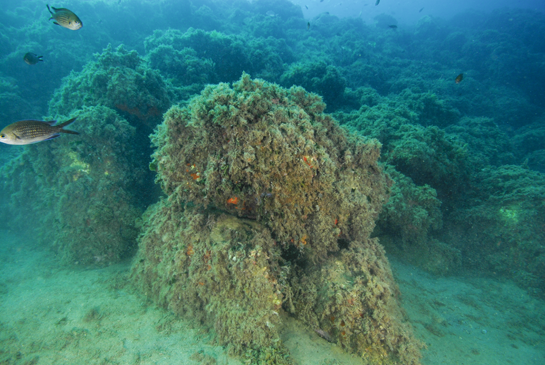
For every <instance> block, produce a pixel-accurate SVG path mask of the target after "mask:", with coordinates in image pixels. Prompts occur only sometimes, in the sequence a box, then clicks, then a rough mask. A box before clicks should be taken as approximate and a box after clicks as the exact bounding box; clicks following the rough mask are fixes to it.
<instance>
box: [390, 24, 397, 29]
mask: <svg viewBox="0 0 545 365" xmlns="http://www.w3.org/2000/svg"><path fill="white" fill-rule="evenodd" d="M388 28H392V29H397V25H395V24H392V25H389V26H388Z"/></svg>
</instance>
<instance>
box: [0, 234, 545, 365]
mask: <svg viewBox="0 0 545 365" xmlns="http://www.w3.org/2000/svg"><path fill="white" fill-rule="evenodd" d="M0 237H1V238H0V263H1V264H0V265H1V266H0V364H25V365H26V364H59V365H61V364H67V365H68V364H90V365H91V364H141V365H147V364H165V365H166V364H189V365H190V364H210V365H213V364H218V365H234V364H243V362H242V361H241V360H240V359H236V358H232V357H229V356H228V355H227V352H226V350H225V349H224V348H223V347H221V346H218V345H217V344H215V343H214V336H213V334H212V333H211V332H208V331H206V330H205V329H200V328H195V327H192V326H190V325H189V323H188V322H186V321H184V320H183V319H181V318H176V317H175V316H174V315H173V314H171V313H169V312H168V311H166V310H164V309H162V308H157V307H156V306H155V305H154V304H153V303H152V302H151V301H149V300H148V299H147V298H145V297H144V296H142V295H141V294H139V293H138V292H136V291H135V290H134V289H133V287H132V286H131V284H130V282H129V280H128V273H129V271H130V262H126V263H121V264H118V265H114V266H110V267H106V268H94V269H89V268H87V269H78V268H77V267H76V268H75V269H67V268H63V267H60V266H59V262H58V260H57V259H56V258H55V256H54V254H53V253H52V252H51V251H50V250H48V249H46V248H43V247H36V245H35V244H34V243H33V242H32V240H29V239H26V238H23V237H20V236H17V235H15V234H13V233H10V232H8V231H5V230H3V231H0ZM392 268H393V271H394V274H395V277H396V279H397V281H398V283H399V286H400V289H401V291H402V293H403V307H404V308H405V310H406V312H407V314H408V317H409V318H410V321H411V323H412V324H413V326H414V328H415V332H416V336H417V337H418V338H419V339H420V340H421V341H422V342H423V343H425V344H426V348H425V349H424V350H423V355H424V357H423V359H422V363H423V364H429V365H436V364H452V365H470V364H475V365H477V364H479V365H495V364H498V365H499V364H517V365H518V364H525V365H541V364H545V303H544V302H543V301H542V300H539V299H537V298H535V297H532V296H530V295H528V293H526V292H525V291H524V290H522V289H520V288H518V287H517V286H515V285H514V284H512V283H510V282H508V281H503V280H497V279H494V278H482V277H472V276H469V275H467V276H465V277H455V276H451V277H436V276H433V275H430V274H428V273H425V272H422V271H421V270H419V269H417V268H415V267H411V266H409V265H405V264H401V263H399V262H396V261H395V260H394V261H392ZM282 333H283V335H282V340H283V342H284V343H285V344H286V346H287V347H288V348H289V350H290V352H291V354H292V356H293V359H294V360H295V363H296V364H301V365H307V364H308V365H314V364H315V365H340V364H347V365H348V364H350V365H352V364H358V365H361V364H364V362H363V361H362V360H361V359H359V358H358V357H355V356H351V355H349V354H346V353H344V352H343V351H342V350H341V349H340V348H339V347H338V346H336V345H334V344H330V343H328V342H326V341H325V340H323V339H322V338H320V337H319V336H318V335H316V334H315V333H314V332H312V331H310V330H308V329H305V328H304V327H303V326H302V325H300V324H299V323H298V322H297V321H296V320H294V319H291V318H286V319H285V327H284V328H283V331H282Z"/></svg>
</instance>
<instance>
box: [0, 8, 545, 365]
mask: <svg viewBox="0 0 545 365" xmlns="http://www.w3.org/2000/svg"><path fill="white" fill-rule="evenodd" d="M461 4H463V3H456V4H449V3H448V2H445V4H444V5H442V6H438V5H437V4H435V3H433V2H432V3H428V2H422V3H421V4H420V3H417V2H411V3H407V4H400V5H395V4H393V3H390V2H389V1H386V0H382V1H381V2H380V4H378V5H375V1H371V0H369V1H364V2H355V1H353V2H351V1H348V2H341V1H337V2H333V1H329V0H325V1H309V2H308V3H305V2H297V4H296V3H292V2H289V1H278V0H277V1H272V0H271V1H266V0H261V1H253V2H248V1H212V0H211V1H189V0H187V1H185V0H176V1H168V0H165V1H159V2H158V1H144V0H142V1H132V0H120V1H117V0H115V1H85V2H82V1H69V2H66V3H62V4H61V3H58V4H53V3H50V4H49V5H50V6H54V7H57V8H61V7H65V8H68V9H70V10H71V11H73V12H74V13H76V14H77V15H78V16H79V17H80V18H81V20H82V22H83V27H82V28H81V29H79V30H76V31H72V30H69V29H66V28H62V27H61V26H58V25H55V24H53V21H52V20H48V19H49V17H50V16H51V14H50V13H49V11H48V10H47V7H46V6H45V4H44V3H41V2H38V1H22V2H21V1H4V2H3V5H2V9H1V10H0V122H1V126H0V128H4V127H5V126H7V125H9V124H11V123H13V122H15V121H18V120H25V119H37V120H52V119H58V120H60V121H64V120H67V119H68V118H70V117H74V116H77V117H78V119H77V121H76V122H75V123H74V124H73V125H71V126H70V128H71V129H74V130H77V131H79V132H80V133H81V134H80V136H73V135H62V136H61V137H60V138H57V139H55V140H52V141H46V142H42V143H39V144H37V145H32V146H10V145H4V144H1V145H0V164H1V165H2V169H1V174H0V183H1V185H0V190H1V191H2V196H3V197H4V199H2V200H1V201H0V219H2V222H3V226H2V227H1V228H2V235H1V236H0V237H2V238H0V250H1V262H2V268H1V276H0V306H1V311H0V343H1V346H0V348H1V349H0V362H1V363H6V364H29V363H35V364H80V363H81V364H103V363H117V364H152V363H154V364H176V363H182V364H193V363H203V364H215V363H217V364H231V363H233V364H236V363H244V361H257V360H255V359H254V360H251V359H252V358H251V357H244V356H243V357H240V356H239V357H237V356H230V355H229V354H228V350H227V349H226V348H225V347H222V346H219V344H218V339H217V337H216V333H215V332H214V330H213V329H210V326H207V325H206V324H205V323H204V324H203V326H202V327H199V326H195V323H190V322H191V321H190V320H191V318H184V316H180V315H176V314H173V313H172V311H171V310H169V309H165V308H160V307H156V306H155V305H154V304H153V303H154V302H153V300H155V299H156V298H153V297H152V298H146V297H145V295H144V293H142V292H141V291H140V290H139V289H138V286H134V285H132V283H133V282H134V281H135V277H134V275H133V276H131V266H132V265H133V259H134V257H135V253H136V252H137V251H138V242H139V241H138V237H139V235H140V234H142V233H143V231H144V228H143V227H145V223H146V222H147V219H149V213H146V214H144V211H145V209H146V208H148V207H149V206H150V205H152V204H154V203H156V202H158V201H159V200H160V198H161V196H164V192H161V190H160V187H159V185H156V184H154V178H155V171H156V169H157V166H155V165H154V163H155V162H153V161H152V159H151V157H150V156H151V154H152V153H153V151H154V150H153V148H152V147H150V145H151V141H150V137H149V135H150V134H151V133H153V132H154V130H156V127H157V125H159V124H160V123H161V122H162V115H163V113H165V112H166V111H167V110H168V109H169V108H170V107H171V106H174V105H180V106H187V105H189V104H188V103H189V100H190V99H191V98H193V97H194V96H196V95H198V94H199V93H200V92H201V91H202V90H203V89H204V88H205V87H206V85H209V84H218V83H221V82H224V83H233V82H235V81H237V80H239V79H240V78H241V75H242V74H243V72H246V73H248V74H249V75H250V76H251V77H252V78H253V79H262V80H265V81H267V82H270V83H275V84H278V85H280V86H281V87H284V88H290V87H292V86H302V87H303V88H304V89H305V90H307V91H308V92H312V93H315V94H317V95H319V96H321V97H322V98H323V101H324V103H325V104H326V105H327V107H326V109H325V113H328V114H330V115H331V116H332V117H333V118H334V119H336V120H337V121H338V122H339V124H341V125H343V126H345V127H346V128H347V130H349V131H350V132H351V133H357V134H359V135H362V136H365V137H367V138H375V139H377V140H378V141H379V142H380V143H381V144H382V149H381V156H380V160H379V162H380V164H381V166H382V168H383V170H384V171H385V172H386V173H388V174H389V176H390V177H391V179H392V181H393V185H392V187H391V190H390V198H389V201H388V203H386V204H385V205H384V206H383V207H382V211H381V213H380V215H378V216H377V219H376V227H375V230H374V232H373V235H372V236H373V237H378V239H379V242H380V243H381V244H382V245H383V246H384V247H385V249H386V253H387V255H388V257H389V259H390V262H391V265H392V270H393V273H394V277H395V279H396V281H397V283H398V285H399V287H400V291H401V294H402V295H401V296H400V297H399V298H398V299H399V300H400V302H401V305H402V307H403V308H404V310H405V311H406V315H407V316H406V318H405V319H403V320H404V321H405V320H406V321H407V322H408V323H410V324H411V326H412V328H413V330H414V332H415V337H416V338H417V339H419V340H420V341H421V342H422V343H423V344H424V345H425V347H424V348H422V350H421V352H422V359H421V362H422V363H423V364H508V363H513V364H541V363H543V362H544V361H545V346H544V340H543V339H544V333H543V328H545V323H544V322H545V318H544V315H543V313H545V312H544V311H543V309H544V303H543V299H544V298H545V296H544V295H545V294H544V293H545V175H544V174H545V142H544V141H545V103H544V100H545V91H544V88H543V85H545V68H544V67H545V38H544V37H543V36H542V35H543V34H545V13H544V11H545V9H544V8H543V4H540V3H539V2H532V1H527V2H524V3H520V4H518V7H514V5H511V6H512V7H510V8H507V7H501V8H500V7H499V6H500V5H501V6H508V5H509V4H503V3H502V4H499V5H498V4H496V5H498V6H495V5H494V4H492V5H490V6H488V5H487V4H486V3H482V4H478V7H477V8H476V10H471V7H470V6H467V8H464V7H462V5H461ZM27 52H32V53H36V54H37V55H39V56H43V62H38V63H37V64H35V65H28V64H26V63H25V62H24V61H23V56H24V55H25V54H26V53H27ZM269 102H272V104H274V105H279V104H282V102H283V101H282V100H280V99H278V100H277V99H275V98H273V99H271V100H269ZM180 144H181V145H183V142H180ZM243 147H244V146H243ZM243 147H241V148H243ZM305 158H306V156H305ZM304 161H305V163H306V164H307V165H308V166H311V163H309V162H308V161H311V160H310V157H308V160H307V159H305V160H304ZM186 168H187V172H188V173H191V174H193V175H192V176H193V179H195V180H197V179H199V180H198V181H200V179H201V178H202V176H205V173H204V171H200V170H199V168H198V167H195V166H193V167H192V166H187V167H183V169H186ZM190 169H192V170H191V171H190ZM167 195H168V192H167ZM260 198H267V195H266V193H263V195H261V197H260ZM143 222H144V225H143ZM336 224H337V220H336V219H335V225H336ZM165 239H166V238H165ZM343 244H345V242H341V243H340V244H339V245H340V246H342V245H343ZM305 245H306V241H305ZM307 248H308V246H307ZM187 255H188V256H191V254H190V253H189V251H188V252H187ZM291 255H292V253H287V251H286V252H285V253H284V256H283V258H284V259H286V260H288V257H291ZM148 258H149V257H148ZM204 260H205V261H204V263H205V264H206V265H208V260H209V258H208V257H206V258H205V259H204ZM288 261H289V260H288ZM287 306H288V302H287V299H286V294H285V293H284V302H283V305H282V308H280V309H279V312H280V313H279V316H282V317H281V318H282V323H283V325H282V328H281V329H279V330H278V331H279V334H280V337H281V339H282V342H283V343H284V345H285V347H286V348H287V349H288V351H289V353H290V354H291V358H292V359H293V361H294V362H295V363H300V364H361V363H373V362H369V361H370V360H369V359H366V358H365V356H363V357H360V356H357V355H351V354H349V352H348V351H347V349H346V348H345V349H343V348H342V347H343V346H341V344H333V343H329V342H327V341H325V340H324V339H323V338H321V337H319V336H318V335H316V333H315V332H314V331H313V329H315V328H312V326H308V325H305V324H301V323H299V322H297V316H292V315H290V314H289V313H290V311H289V310H287V309H288V308H287ZM174 312H176V311H175V310H174ZM292 314H293V313H292ZM211 316H213V315H211ZM332 322H333V320H332ZM343 323H344V322H343ZM343 326H344V325H343ZM219 342H221V341H219ZM366 361H367V362H366ZM375 363H377V362H375Z"/></svg>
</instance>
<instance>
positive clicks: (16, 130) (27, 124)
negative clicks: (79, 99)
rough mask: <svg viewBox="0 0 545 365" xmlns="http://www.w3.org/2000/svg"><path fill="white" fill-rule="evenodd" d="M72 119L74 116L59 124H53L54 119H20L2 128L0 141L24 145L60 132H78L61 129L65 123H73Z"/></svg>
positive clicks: (50, 137)
mask: <svg viewBox="0 0 545 365" xmlns="http://www.w3.org/2000/svg"><path fill="white" fill-rule="evenodd" d="M74 120H76V118H72V119H70V120H68V121H66V122H64V123H61V124H59V125H53V124H55V123H56V121H55V120H51V121H47V122H44V121H41V120H20V121H18V122H15V123H12V124H10V125H8V126H7V127H6V128H4V129H2V131H1V132H0V142H2V143H5V144H13V145H25V144H32V143H38V142H41V141H47V140H50V139H53V138H57V137H59V136H60V134H61V133H67V134H79V133H78V132H75V131H70V130H67V129H63V128H64V127H66V126H67V125H69V124H71V123H73V122H74Z"/></svg>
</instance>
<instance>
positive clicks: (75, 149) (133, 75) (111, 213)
mask: <svg viewBox="0 0 545 365" xmlns="http://www.w3.org/2000/svg"><path fill="white" fill-rule="evenodd" d="M96 58H97V60H96V61H92V62H89V63H88V64H87V65H86V66H85V67H84V69H83V70H82V71H81V72H78V73H76V72H72V73H71V75H70V76H68V77H67V78H65V79H64V80H63V85H62V87H61V88H60V89H58V90H57V91H56V93H55V95H54V97H53V99H52V100H51V102H50V115H51V116H50V117H47V118H46V120H51V119H57V120H60V121H64V120H67V119H69V118H71V117H76V118H77V119H76V121H75V122H74V124H72V125H71V126H70V128H71V129H74V130H76V131H78V132H79V133H80V134H79V135H78V136H74V135H63V136H61V137H59V138H57V139H56V140H55V141H54V142H42V143H38V144H35V145H30V146H28V147H27V148H25V149H24V150H23V151H22V153H21V154H20V155H19V156H17V157H16V158H14V159H12V160H11V161H10V162H9V163H7V164H6V165H5V166H3V167H2V170H1V173H2V176H3V177H5V179H4V180H5V182H4V186H3V189H4V191H5V192H6V193H7V194H9V196H10V197H11V198H10V205H11V206H12V207H17V209H12V210H13V211H14V212H17V213H16V214H15V216H14V219H13V225H14V226H21V227H24V229H25V231H28V232H31V233H32V234H33V235H35V236H36V237H37V238H38V241H40V242H42V243H47V244H49V245H50V246H52V247H53V248H54V249H55V250H56V252H57V253H58V255H59V257H61V258H62V261H63V262H64V263H67V264H80V265H88V264H98V265H107V264H110V263H113V262H117V261H119V260H121V259H123V258H127V257H131V256H132V255H133V254H134V252H135V250H136V236H137V235H138V230H139V222H140V220H141V215H142V212H143V211H144V210H145V207H146V206H147V205H148V204H149V203H150V202H151V201H156V199H157V196H158V194H156V192H154V190H153V188H150V186H152V179H153V177H152V175H151V172H150V171H149V169H148V165H149V155H150V153H151V151H150V147H149V140H148V133H149V132H150V131H151V130H152V128H153V127H154V126H155V125H156V124H157V123H158V122H159V121H160V118H161V117H160V116H161V115H162V113H163V111H164V110H165V109H166V108H167V107H168V105H169V104H170V101H169V97H168V89H167V86H166V84H165V83H164V82H163V81H162V78H161V76H160V75H159V74H158V73H157V72H156V71H153V70H151V69H149V68H147V67H146V65H145V63H144V61H143V59H142V58H140V57H139V56H138V54H137V53H136V52H135V51H132V52H128V51H126V50H125V49H124V48H123V47H118V48H117V49H116V50H113V49H112V48H111V47H107V48H106V49H105V50H104V52H103V53H101V54H98V55H97V56H96ZM29 219H32V220H34V221H35V224H33V225H32V227H29V226H28V221H29ZM51 243H52V245H51Z"/></svg>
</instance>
